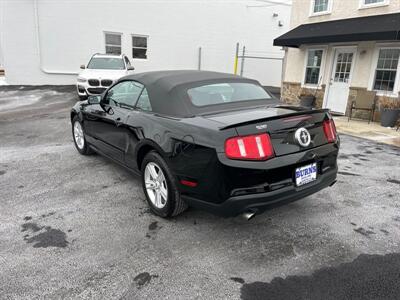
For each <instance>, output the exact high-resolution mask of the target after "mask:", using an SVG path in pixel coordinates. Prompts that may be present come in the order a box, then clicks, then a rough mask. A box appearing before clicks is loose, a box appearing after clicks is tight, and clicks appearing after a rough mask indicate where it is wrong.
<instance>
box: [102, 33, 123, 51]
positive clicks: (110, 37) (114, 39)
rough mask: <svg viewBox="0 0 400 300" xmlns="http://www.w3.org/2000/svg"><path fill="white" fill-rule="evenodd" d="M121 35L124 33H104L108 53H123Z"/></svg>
mask: <svg viewBox="0 0 400 300" xmlns="http://www.w3.org/2000/svg"><path fill="white" fill-rule="evenodd" d="M121 37H122V33H108V32H106V33H105V34H104V38H105V45H106V54H117V55H120V54H121Z"/></svg>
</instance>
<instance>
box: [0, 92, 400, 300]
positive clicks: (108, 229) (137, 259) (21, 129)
mask: <svg viewBox="0 0 400 300" xmlns="http://www.w3.org/2000/svg"><path fill="white" fill-rule="evenodd" d="M10 99H12V101H10ZM75 101H76V97H75V94H74V92H73V89H71V88H63V87H58V88H53V87H51V88H50V87H45V88H43V89H34V88H24V89H21V90H18V91H15V88H14V89H13V88H12V87H7V89H3V90H2V89H1V87H0V208H1V209H0V266H1V268H0V299H43V298H44V299H59V298H68V299H70V298H72V299H74V298H79V299H354V298H358V299H398V295H399V293H400V289H399V287H400V283H399V276H400V258H399V256H400V148H397V147H395V146H390V145H384V144H378V143H375V142H373V141H369V140H365V139H359V138H354V137H350V136H346V135H342V136H341V141H342V148H341V151H340V157H339V168H340V172H339V174H338V182H337V184H336V185H334V186H333V187H331V188H328V189H325V190H323V191H321V192H319V193H317V194H315V195H312V196H310V197H307V198H305V199H303V200H301V201H298V202H295V203H291V204H289V205H286V206H282V207H279V208H275V209H272V210H269V211H266V212H265V213H264V214H262V215H259V216H257V217H255V218H254V219H252V220H251V221H249V222H247V221H244V220H243V219H241V218H240V217H238V218H231V219H223V218H220V217H216V216H213V215H211V214H208V213H205V212H201V211H197V210H189V211H187V212H186V213H184V214H183V215H181V216H179V217H177V218H174V219H161V218H158V217H156V216H154V215H152V214H151V213H150V212H149V210H148V208H147V205H146V203H145V200H144V195H143V192H142V189H141V187H140V182H139V180H138V179H137V178H136V177H134V176H133V175H131V174H129V173H128V172H127V171H125V170H124V169H122V168H120V167H119V166H117V165H115V164H113V163H111V162H109V161H108V160H106V159H104V158H102V157H101V156H99V155H93V156H88V157H84V156H81V155H79V154H78V152H77V151H76V150H75V148H74V146H73V142H72V137H71V128H70V120H69V109H70V107H71V106H72V105H73V104H74V103H75Z"/></svg>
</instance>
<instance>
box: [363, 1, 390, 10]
mask: <svg viewBox="0 0 400 300" xmlns="http://www.w3.org/2000/svg"><path fill="white" fill-rule="evenodd" d="M387 4H389V0H360V8H368V7H375V6H382V5H387Z"/></svg>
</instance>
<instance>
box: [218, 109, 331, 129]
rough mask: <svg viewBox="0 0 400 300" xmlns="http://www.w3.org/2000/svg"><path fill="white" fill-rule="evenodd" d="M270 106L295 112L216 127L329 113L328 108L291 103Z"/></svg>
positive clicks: (223, 127) (225, 127)
mask: <svg viewBox="0 0 400 300" xmlns="http://www.w3.org/2000/svg"><path fill="white" fill-rule="evenodd" d="M271 108H288V109H292V110H295V112H293V113H288V114H284V115H279V116H273V117H268V118H263V119H255V120H251V121H246V122H241V123H235V124H231V125H226V126H221V127H218V129H219V130H225V129H230V128H235V127H238V126H243V125H248V124H252V123H255V122H263V121H270V120H276V119H282V118H284V117H293V116H300V115H304V114H317V113H329V109H326V108H321V109H305V108H304V107H302V106H291V105H276V106H272V107H271Z"/></svg>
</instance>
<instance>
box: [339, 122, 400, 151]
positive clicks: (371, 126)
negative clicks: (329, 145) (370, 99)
mask: <svg viewBox="0 0 400 300" xmlns="http://www.w3.org/2000/svg"><path fill="white" fill-rule="evenodd" d="M334 119H335V123H336V128H337V130H338V131H339V132H340V133H344V134H348V135H351V136H355V137H361V138H364V139H368V140H371V141H375V142H378V143H384V144H388V145H393V146H397V147H400V129H399V130H397V127H394V128H387V127H383V126H381V124H380V123H379V122H371V123H368V121H364V120H354V119H352V120H350V121H348V118H347V117H335V118H334Z"/></svg>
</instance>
